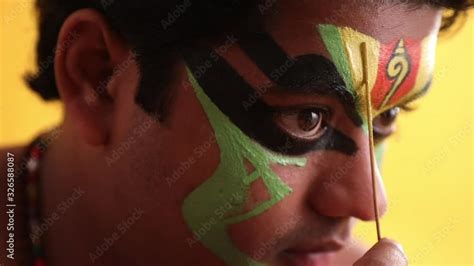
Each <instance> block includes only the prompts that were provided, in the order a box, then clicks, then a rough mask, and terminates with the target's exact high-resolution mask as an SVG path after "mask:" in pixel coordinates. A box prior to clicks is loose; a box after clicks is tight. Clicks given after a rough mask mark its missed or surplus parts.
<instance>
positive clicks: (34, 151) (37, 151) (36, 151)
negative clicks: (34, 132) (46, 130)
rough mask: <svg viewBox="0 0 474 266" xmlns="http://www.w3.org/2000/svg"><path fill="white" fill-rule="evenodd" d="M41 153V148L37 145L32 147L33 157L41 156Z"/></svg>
mask: <svg viewBox="0 0 474 266" xmlns="http://www.w3.org/2000/svg"><path fill="white" fill-rule="evenodd" d="M40 155H41V150H40V149H39V148H38V147H37V146H34V147H33V148H32V149H31V157H33V158H39V157H40Z"/></svg>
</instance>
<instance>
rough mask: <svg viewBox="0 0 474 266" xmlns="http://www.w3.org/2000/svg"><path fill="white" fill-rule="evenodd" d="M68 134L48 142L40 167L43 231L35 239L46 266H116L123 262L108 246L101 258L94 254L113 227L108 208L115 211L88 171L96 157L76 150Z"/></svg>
mask: <svg viewBox="0 0 474 266" xmlns="http://www.w3.org/2000/svg"><path fill="white" fill-rule="evenodd" d="M71 133H72V132H67V129H64V131H63V132H62V133H61V134H60V136H58V137H57V139H55V140H54V139H53V141H52V142H51V143H52V144H51V145H50V146H49V147H47V150H46V152H45V155H44V157H43V160H42V162H41V172H40V177H41V179H42V184H43V186H42V200H43V212H42V213H43V214H42V219H43V221H44V222H43V223H42V225H43V228H46V230H41V232H40V233H42V234H43V235H42V237H43V241H44V245H43V248H44V251H45V254H46V258H47V260H48V266H51V265H52V266H55V265H92V264H94V265H116V264H117V263H118V262H116V261H114V260H115V259H116V258H120V259H121V262H120V263H123V262H124V261H123V260H124V258H123V257H119V256H116V253H118V249H119V245H111V246H110V247H109V248H108V249H107V250H106V251H105V252H102V253H103V254H101V252H97V247H100V246H102V245H103V244H104V240H105V238H106V237H107V236H109V235H110V232H111V231H112V230H113V229H111V227H114V226H115V225H116V223H114V222H111V220H113V211H112V208H110V206H114V205H110V204H113V203H110V202H109V200H108V199H107V197H104V196H106V195H105V194H104V192H106V191H108V189H109V188H106V187H104V185H103V184H102V183H101V180H100V179H101V178H99V175H100V174H96V175H95V176H94V175H92V173H91V170H90V169H98V168H97V167H95V166H94V162H97V161H98V160H94V158H96V159H97V158H98V157H99V156H100V151H98V150H93V149H90V148H84V147H81V145H78V143H77V140H78V139H79V138H77V137H76V136H75V135H74V134H71ZM89 149H90V150H89ZM101 163H102V162H101ZM109 198H111V197H109ZM116 204H117V203H116ZM100 214H106V215H100ZM109 214H110V216H109V217H108V218H109V219H107V216H108V215H109ZM110 224H112V226H107V225H110ZM72 259H73V261H71V260H72ZM120 263H119V264H120ZM132 264H133V263H132ZM130 265H131V264H130Z"/></svg>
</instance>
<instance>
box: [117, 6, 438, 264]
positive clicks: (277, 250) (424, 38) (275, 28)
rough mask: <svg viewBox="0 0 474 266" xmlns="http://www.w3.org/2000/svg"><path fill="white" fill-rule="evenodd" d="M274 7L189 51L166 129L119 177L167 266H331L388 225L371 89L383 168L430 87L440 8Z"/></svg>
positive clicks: (145, 238)
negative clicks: (359, 235) (372, 227)
mask: <svg viewBox="0 0 474 266" xmlns="http://www.w3.org/2000/svg"><path fill="white" fill-rule="evenodd" d="M267 4H268V5H262V6H260V7H259V14H258V15H259V16H261V18H260V20H259V21H260V25H258V26H255V25H253V27H249V28H248V30H236V31H235V32H232V33H229V34H227V35H226V36H223V37H222V38H221V39H219V40H218V41H214V42H203V43H202V44H199V45H193V46H191V47H189V48H188V49H185V50H184V51H182V57H181V59H180V61H179V63H178V64H177V65H176V67H175V71H174V73H175V75H174V76H173V81H172V83H171V85H172V91H173V100H172V101H171V103H170V105H169V109H170V110H169V113H168V115H167V117H166V120H165V122H164V123H162V124H160V125H153V126H152V127H151V130H145V131H146V133H145V134H144V135H146V137H144V138H141V139H140V140H138V143H139V144H141V145H135V146H140V147H141V148H140V149H137V150H136V151H134V152H132V155H126V156H124V158H122V159H120V160H121V162H120V164H121V165H122V164H124V165H128V166H132V167H131V169H132V170H133V171H130V170H128V171H127V170H124V168H123V167H120V166H117V169H121V170H115V171H116V173H115V174H116V175H117V176H119V178H118V180H120V182H121V185H118V184H117V185H116V187H117V195H120V196H121V197H124V198H126V199H130V198H133V199H134V200H131V201H135V202H140V204H142V205H141V206H143V208H144V210H145V214H144V217H145V219H141V220H140V222H139V223H137V225H136V227H135V229H134V230H136V231H134V232H136V233H137V234H136V235H140V238H139V239H140V241H139V242H138V243H137V248H142V249H149V250H150V252H155V253H156V252H157V254H158V255H157V256H158V257H159V258H160V260H162V262H163V264H160V265H171V264H169V263H170V262H171V261H172V262H173V263H176V265H185V264H186V265H192V264H193V262H195V263H197V262H199V263H201V264H200V265H223V264H225V265H326V264H325V263H329V262H330V261H331V255H332V254H337V252H338V251H340V250H342V249H343V248H345V247H347V246H348V245H350V243H351V237H350V235H351V227H352V225H353V224H354V221H355V220H357V219H360V220H366V221H367V220H374V219H375V214H374V207H373V203H372V187H371V185H372V184H371V174H370V171H371V169H370V155H369V134H368V121H367V115H368V114H367V111H366V110H367V104H368V103H367V100H366V99H367V97H366V96H367V95H366V93H365V86H364V84H367V86H368V90H369V91H370V96H371V97H370V98H371V102H370V108H371V109H372V114H373V117H374V119H373V133H374V141H375V150H376V157H377V161H378V162H380V160H381V157H382V153H383V148H384V146H383V145H384V140H385V139H386V138H387V137H388V136H390V134H392V133H393V131H394V130H395V120H396V116H397V114H398V112H399V111H400V109H403V108H404V107H406V106H407V105H408V104H409V103H411V102H413V101H414V100H416V99H418V98H419V97H421V96H422V95H423V94H424V93H425V92H426V91H427V90H428V88H429V86H430V83H431V78H432V74H433V67H434V50H435V45H436V38H437V34H438V28H439V22H440V11H439V10H438V9H435V8H432V7H429V6H420V7H418V6H417V7H413V6H409V5H406V4H378V5H376V4H364V5H362V4H358V3H357V2H355V1H350V2H347V1H339V0H335V1H329V2H328V1H290V0H288V1H286V0H284V1H283V0H282V1H276V2H275V1H270V3H267ZM362 47H366V48H365V51H363V50H364V48H362ZM364 62H365V63H364ZM364 73H365V74H364ZM136 108H137V109H138V108H139V107H136ZM137 113H139V112H138V111H137ZM133 114H134V115H135V114H136V113H133ZM142 116H144V117H145V116H146V115H145V114H144V113H143V114H142ZM124 117H131V116H130V115H128V114H124ZM124 119H126V118H124ZM135 119H136V118H135ZM137 120H139V119H137ZM124 128H127V126H124ZM128 128H129V129H130V132H131V130H133V129H135V130H136V126H130V127H128ZM130 132H129V133H124V135H125V136H126V135H127V134H132V133H130ZM110 171H112V170H110ZM376 182H377V189H376V190H377V192H378V193H377V200H378V206H377V207H378V211H379V215H382V214H383V213H384V212H385V209H386V205H387V199H386V195H385V190H384V187H383V181H382V178H381V176H380V174H379V172H378V170H377V171H376ZM123 184H127V185H126V186H123ZM137 192H138V193H137ZM137 194H138V195H137ZM145 232H146V233H145ZM134 235H135V234H134ZM134 237H137V239H138V236H125V237H124V238H130V239H133V238H134ZM149 243H154V244H151V245H150V244H149ZM145 247H146V248H145ZM183 254H185V255H183ZM177 261H178V263H177ZM203 262H205V263H203ZM167 263H168V264H167ZM180 263H181V264H180Z"/></svg>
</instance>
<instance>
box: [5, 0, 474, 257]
mask: <svg viewBox="0 0 474 266" xmlns="http://www.w3.org/2000/svg"><path fill="white" fill-rule="evenodd" d="M0 1H1V5H2V6H1V7H0V19H1V23H2V24H1V28H0V51H1V52H0V59H1V64H0V69H1V71H0V80H1V87H0V90H1V91H0V97H1V98H0V99H1V100H0V146H5V145H11V144H19V143H25V142H27V141H29V140H31V138H32V137H33V136H35V135H36V134H37V133H39V132H41V131H42V130H44V129H46V128H48V127H50V126H52V125H54V124H55V123H57V122H58V121H60V119H61V106H60V105H59V103H48V104H46V103H44V102H42V101H41V100H40V99H39V97H37V96H36V95H34V94H33V93H32V92H30V91H29V90H28V89H27V88H26V86H25V84H24V83H23V82H22V75H23V74H24V72H25V71H26V70H28V69H29V70H31V69H32V66H33V61H34V57H35V54H34V46H35V40H36V27H35V19H34V18H35V15H34V13H33V10H32V2H33V0H0ZM471 15H474V13H472V14H471ZM473 25H474V19H470V20H469V21H468V23H467V24H466V25H465V26H464V27H463V28H462V29H461V31H460V32H458V33H457V34H455V35H452V36H449V37H444V38H443V37H442V38H441V40H440V42H439V45H438V51H437V69H436V71H435V76H434V86H433V88H432V90H431V92H430V93H429V95H428V96H427V97H425V99H423V100H422V101H421V102H420V104H419V107H420V108H419V109H418V110H417V111H415V112H413V113H410V114H405V115H402V117H401V119H400V120H399V131H398V133H397V134H396V135H395V136H394V137H393V138H392V139H391V140H390V141H389V144H388V152H387V155H386V157H385V160H384V166H383V173H384V179H385V184H386V187H387V190H388V193H389V199H390V201H391V202H390V204H389V211H388V213H387V215H386V216H385V217H384V218H383V220H382V224H381V225H382V234H383V235H384V236H389V237H391V238H394V239H397V240H398V241H400V242H401V243H402V244H403V245H404V247H405V251H406V252H407V254H408V256H409V258H410V259H411V260H412V262H413V263H412V264H411V265H472V263H473V258H472V253H473V246H472V239H473V230H472V226H473V224H472V210H473V209H472V196H473V194H472V189H473V187H472V184H473V183H472V177H473V174H472V165H473V160H472V150H473V125H474V120H473V113H474V112H473V109H472V108H473V107H472V103H473V96H472V90H473V88H474V86H473V85H474V84H473V83H474V82H473V72H474V71H473V70H474V69H473V38H474V35H473V33H474V32H473ZM356 235H358V236H359V237H361V238H362V239H364V240H365V241H366V242H367V243H369V244H370V243H373V242H374V241H375V237H376V235H375V227H374V224H373V223H367V224H362V225H359V226H358V228H357V231H356Z"/></svg>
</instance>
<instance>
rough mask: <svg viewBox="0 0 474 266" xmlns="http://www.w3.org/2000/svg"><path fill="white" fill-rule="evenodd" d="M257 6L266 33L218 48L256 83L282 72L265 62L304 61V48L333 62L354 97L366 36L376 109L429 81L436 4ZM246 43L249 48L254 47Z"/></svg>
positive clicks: (277, 64)
mask: <svg viewBox="0 0 474 266" xmlns="http://www.w3.org/2000/svg"><path fill="white" fill-rule="evenodd" d="M362 2H367V1H362ZM260 12H261V14H262V15H263V25H264V26H263V31H264V33H263V34H261V36H266V37H263V38H261V37H258V38H256V39H253V40H250V41H248V40H244V39H245V37H244V38H242V39H241V40H239V42H238V44H239V45H236V46H232V47H231V48H230V49H228V50H229V51H230V52H228V53H221V56H222V57H224V58H225V59H226V61H227V62H228V63H229V64H230V65H232V67H233V68H234V69H235V71H236V72H238V73H239V74H240V75H241V76H242V77H243V78H244V79H245V80H246V81H247V82H248V83H249V84H251V85H252V87H254V88H256V89H257V90H258V89H259V88H262V87H263V88H265V87H268V86H271V84H272V79H274V78H273V77H272V76H277V78H276V80H278V78H279V77H281V75H273V74H275V71H266V73H264V72H265V70H264V69H262V67H263V68H265V66H267V67H266V68H267V70H268V69H269V67H270V66H274V67H275V68H276V69H277V70H280V69H281V68H282V66H284V65H286V64H287V63H289V64H290V65H294V63H295V62H298V61H299V63H302V60H299V59H303V57H305V58H304V59H308V55H320V56H323V57H325V58H327V59H330V60H331V61H332V62H333V63H334V65H335V67H336V68H337V70H338V72H339V75H340V76H341V77H342V78H343V80H344V82H345V85H346V87H347V90H348V91H350V92H351V93H352V94H353V96H355V98H359V99H364V98H365V97H359V96H361V95H358V94H360V91H358V89H359V87H360V85H361V82H362V64H361V54H360V51H359V47H360V44H361V42H367V44H368V48H369V50H370V51H369V53H368V54H369V58H368V60H369V61H368V62H369V68H370V69H369V71H368V72H369V74H370V78H369V79H370V80H369V86H370V89H371V93H372V95H373V100H372V102H373V105H374V106H373V107H374V108H375V110H376V112H375V113H376V114H377V113H381V112H383V111H384V110H387V109H389V108H391V107H393V106H394V105H397V104H398V103H400V102H402V101H406V100H408V99H410V98H414V96H419V95H421V94H422V93H423V92H424V91H425V90H426V88H427V87H428V86H429V84H430V80H431V72H432V70H433V66H434V48H435V47H434V44H435V43H436V34H437V31H438V27H439V20H440V15H439V10H436V9H433V8H431V7H429V6H420V7H418V8H416V9H413V8H411V9H410V8H409V7H408V6H403V5H375V4H372V5H364V4H357V3H354V2H347V1H338V0H333V1H325V2H324V3H321V2H320V1H287V0H282V1H277V2H275V4H274V5H273V6H267V7H265V8H260ZM252 42H253V44H249V43H252ZM249 47H253V48H254V49H253V52H252V49H249ZM256 47H258V48H256ZM249 52H250V53H249ZM314 58H315V57H314V56H313V59H314ZM304 61H305V63H310V62H308V60H304ZM312 64H313V65H314V64H319V63H318V62H312ZM296 65H301V64H296ZM314 69H317V68H314V67H313V70H314ZM262 70H263V71H262ZM291 70H295V67H291ZM320 70H324V69H320ZM287 72H294V71H287ZM309 72H310V71H309ZM309 72H308V71H306V72H305V74H311V73H309ZM317 72H318V73H313V76H314V77H318V76H319V77H321V75H324V73H326V72H327V71H317ZM265 74H266V75H265ZM276 74H279V73H276ZM299 76H300V77H301V76H302V75H299ZM276 80H273V82H275V81H276ZM279 81H281V80H279ZM276 83H278V82H276ZM360 104H364V103H360Z"/></svg>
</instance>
